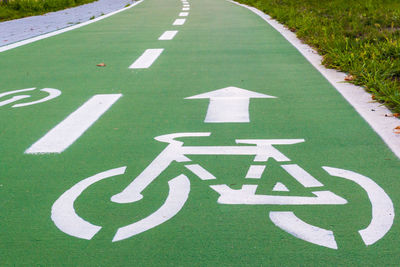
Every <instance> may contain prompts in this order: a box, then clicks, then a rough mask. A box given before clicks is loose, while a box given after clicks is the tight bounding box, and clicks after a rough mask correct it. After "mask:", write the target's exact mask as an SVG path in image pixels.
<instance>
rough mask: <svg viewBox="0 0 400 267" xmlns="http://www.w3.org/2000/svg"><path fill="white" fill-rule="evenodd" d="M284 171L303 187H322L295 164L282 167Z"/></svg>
mask: <svg viewBox="0 0 400 267" xmlns="http://www.w3.org/2000/svg"><path fill="white" fill-rule="evenodd" d="M281 167H282V168H283V169H285V171H287V172H288V173H289V174H290V175H291V176H293V178H295V179H296V180H297V181H298V182H299V183H301V184H302V185H303V186H304V187H320V186H324V185H323V184H321V183H320V182H319V181H318V180H317V179H315V178H314V177H313V176H311V174H309V173H308V172H306V171H305V170H304V169H302V168H301V167H300V166H299V165H297V164H290V165H282V166H281Z"/></svg>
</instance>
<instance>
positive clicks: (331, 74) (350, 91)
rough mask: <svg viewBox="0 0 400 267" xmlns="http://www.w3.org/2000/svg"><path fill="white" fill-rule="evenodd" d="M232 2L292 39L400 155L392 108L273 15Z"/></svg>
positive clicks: (289, 40)
mask: <svg viewBox="0 0 400 267" xmlns="http://www.w3.org/2000/svg"><path fill="white" fill-rule="evenodd" d="M226 1H227V2H230V3H232V4H235V5H238V6H241V7H244V8H247V9H249V10H250V11H252V12H253V13H255V14H256V15H258V16H259V17H261V18H262V19H263V20H265V21H266V22H267V23H268V24H269V25H270V26H272V27H273V28H274V29H275V30H276V31H278V32H279V33H280V34H281V35H282V36H283V37H284V38H285V39H286V40H287V41H288V42H289V43H291V44H292V45H293V46H294V47H295V48H296V49H297V50H298V51H299V52H300V53H301V54H302V55H303V56H304V57H305V58H306V59H307V60H308V62H310V63H311V65H313V66H314V68H316V69H317V70H318V71H319V72H320V73H321V74H322V76H324V77H325V79H327V80H328V82H329V83H330V84H331V85H332V86H333V87H334V88H335V89H336V90H337V91H338V92H339V93H340V94H341V95H342V96H343V98H344V99H345V100H346V101H347V102H348V103H349V104H350V105H351V106H352V107H353V108H354V109H355V110H356V111H357V113H358V114H359V115H360V116H361V117H362V118H363V119H364V120H365V121H366V122H367V123H368V124H369V125H370V126H371V128H372V129H373V130H374V131H375V132H376V133H377V134H378V135H379V136H380V137H381V138H382V140H383V141H384V142H385V143H386V145H387V146H388V147H389V148H390V150H392V152H393V153H394V154H395V155H396V156H397V157H398V158H399V159H400V134H395V133H394V131H393V130H394V128H396V127H397V126H399V125H400V120H398V119H397V118H395V117H385V115H386V114H392V112H391V111H390V110H389V109H388V108H386V107H385V106H383V105H382V104H380V103H371V100H372V98H371V95H370V94H369V93H368V92H366V91H365V89H364V88H363V87H361V86H356V85H354V84H350V83H346V82H345V80H344V78H345V77H346V76H347V74H346V73H344V72H340V71H337V70H334V69H327V68H326V67H325V66H323V65H322V64H321V62H322V56H321V55H319V54H318V52H317V51H315V50H314V49H313V48H312V47H310V46H309V45H307V44H304V43H302V42H301V41H300V39H298V38H297V36H296V34H295V33H293V32H291V31H290V30H288V29H287V28H286V27H285V26H284V25H283V24H281V23H279V22H278V21H277V20H275V19H273V18H271V17H270V16H269V15H267V14H265V13H264V12H262V11H260V10H259V9H257V8H255V7H251V6H247V5H244V4H241V3H238V2H235V1H232V0H226Z"/></svg>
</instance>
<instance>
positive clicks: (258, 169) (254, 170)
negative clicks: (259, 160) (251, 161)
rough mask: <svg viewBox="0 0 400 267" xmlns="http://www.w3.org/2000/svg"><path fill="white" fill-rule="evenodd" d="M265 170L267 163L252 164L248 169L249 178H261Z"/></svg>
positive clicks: (247, 176)
mask: <svg viewBox="0 0 400 267" xmlns="http://www.w3.org/2000/svg"><path fill="white" fill-rule="evenodd" d="M264 170H265V165H251V166H250V168H249V170H248V171H247V174H246V178H247V179H260V178H261V176H262V174H263V172H264Z"/></svg>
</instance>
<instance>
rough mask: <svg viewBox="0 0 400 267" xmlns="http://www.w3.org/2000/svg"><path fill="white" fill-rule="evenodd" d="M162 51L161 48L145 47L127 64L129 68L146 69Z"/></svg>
mask: <svg viewBox="0 0 400 267" xmlns="http://www.w3.org/2000/svg"><path fill="white" fill-rule="evenodd" d="M163 51H164V49H163V48H159V49H147V50H146V51H144V53H143V54H142V55H141V56H140V57H139V58H138V59H136V61H135V62H133V64H132V65H130V66H129V68H130V69H147V68H149V67H150V66H151V65H152V64H153V63H154V61H156V59H157V58H158V57H159V56H160V55H161V53H162V52H163Z"/></svg>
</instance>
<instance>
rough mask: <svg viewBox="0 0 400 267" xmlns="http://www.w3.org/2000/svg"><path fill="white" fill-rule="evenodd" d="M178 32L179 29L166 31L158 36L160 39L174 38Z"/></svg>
mask: <svg viewBox="0 0 400 267" xmlns="http://www.w3.org/2000/svg"><path fill="white" fill-rule="evenodd" d="M177 33H178V31H166V32H164V33H163V34H162V35H161V36H160V37H159V38H158V40H172V39H174V37H175V35H176V34H177Z"/></svg>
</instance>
